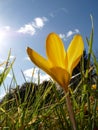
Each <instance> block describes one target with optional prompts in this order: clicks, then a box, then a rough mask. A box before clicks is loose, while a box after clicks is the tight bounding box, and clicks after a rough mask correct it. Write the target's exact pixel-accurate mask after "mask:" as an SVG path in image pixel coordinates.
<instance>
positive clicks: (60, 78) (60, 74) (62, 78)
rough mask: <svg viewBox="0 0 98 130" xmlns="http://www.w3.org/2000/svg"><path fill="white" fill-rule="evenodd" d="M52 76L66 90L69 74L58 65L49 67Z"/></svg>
mask: <svg viewBox="0 0 98 130" xmlns="http://www.w3.org/2000/svg"><path fill="white" fill-rule="evenodd" d="M51 72H52V78H53V79H54V80H55V81H56V82H57V83H58V84H59V85H60V86H61V87H62V88H63V89H64V90H65V91H66V92H67V90H68V85H69V81H70V74H69V73H68V72H67V71H66V70H65V69H62V68H60V67H53V68H51Z"/></svg>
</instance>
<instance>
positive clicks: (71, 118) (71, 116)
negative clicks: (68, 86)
mask: <svg viewBox="0 0 98 130" xmlns="http://www.w3.org/2000/svg"><path fill="white" fill-rule="evenodd" d="M65 94H66V92H65ZM66 104H67V109H68V112H69V117H70V121H71V123H72V126H73V129H74V130H76V129H77V128H76V121H75V116H74V112H73V108H72V103H71V99H70V97H69V94H68V95H67V96H66Z"/></svg>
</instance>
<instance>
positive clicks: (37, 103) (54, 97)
mask: <svg viewBox="0 0 98 130" xmlns="http://www.w3.org/2000/svg"><path fill="white" fill-rule="evenodd" d="M87 43H88V52H87V53H88V54H87V55H88V56H87V67H86V69H84V68H85V66H84V58H82V60H81V64H80V68H81V69H80V77H79V80H78V82H77V75H74V77H73V79H74V80H72V81H71V83H70V85H69V89H70V93H67V94H66V95H65V94H64V92H63V90H62V89H57V87H56V84H55V83H54V82H47V84H39V85H35V84H34V83H32V82H30V83H25V84H24V85H23V86H22V87H21V88H19V86H18V85H17V82H16V80H15V75H14V72H13V82H14V84H15V86H16V88H15V89H12V90H11V91H10V93H9V94H7V95H6V96H5V98H4V99H3V100H2V102H1V103H0V130H73V127H72V124H71V122H70V119H69V114H68V110H67V107H66V100H65V98H66V96H67V95H68V94H69V96H70V98H71V102H72V107H73V110H74V115H75V120H76V126H77V130H97V129H98V61H97V58H96V56H95V55H94V52H93V50H92V43H93V25H92V31H91V34H90V38H89V39H88V38H87ZM9 57H10V54H9V56H8V60H7V61H9ZM91 59H92V65H91ZM13 63H14V61H12V62H11V63H9V64H8V62H6V65H5V70H4V72H2V73H1V75H0V85H1V84H4V80H5V78H6V76H7V74H8V73H9V71H10V70H12V65H13ZM75 81H76V84H74V83H73V82H75Z"/></svg>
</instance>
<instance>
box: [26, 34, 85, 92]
mask: <svg viewBox="0 0 98 130" xmlns="http://www.w3.org/2000/svg"><path fill="white" fill-rule="evenodd" d="M83 50H84V43H83V40H82V37H81V35H79V34H78V35H75V36H74V38H73V40H72V41H71V43H70V45H69V47H68V49H67V51H66V50H65V48H64V44H63V42H62V40H61V39H60V37H59V36H58V35H57V34H56V33H50V34H49V35H48V37H47V39H46V54H47V58H44V57H42V56H41V55H40V54H38V53H37V52H35V51H34V50H32V49H31V48H29V47H27V53H28V55H29V57H30V59H31V61H32V62H33V63H34V64H35V65H37V66H38V67H39V68H41V69H42V70H44V71H45V72H46V73H47V74H49V75H50V76H51V77H52V78H53V79H54V80H55V81H56V82H57V83H58V84H59V85H60V86H61V87H62V88H63V89H64V90H65V92H67V91H68V85H69V82H70V79H71V76H72V71H73V69H74V68H75V67H76V66H77V64H78V63H79V61H80V59H81V56H82V54H83Z"/></svg>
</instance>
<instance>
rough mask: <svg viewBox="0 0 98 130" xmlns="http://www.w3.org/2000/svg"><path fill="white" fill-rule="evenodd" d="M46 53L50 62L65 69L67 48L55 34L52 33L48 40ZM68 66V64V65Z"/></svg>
mask: <svg viewBox="0 0 98 130" xmlns="http://www.w3.org/2000/svg"><path fill="white" fill-rule="evenodd" d="M46 53H47V57H48V59H49V61H50V62H51V63H52V64H53V65H55V66H60V67H62V68H64V67H65V56H66V52H65V48H64V44H63V42H62V40H61V39H60V38H59V36H58V35H57V34H55V33H50V34H49V35H48V37H47V40H46ZM66 64H67V63H66Z"/></svg>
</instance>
